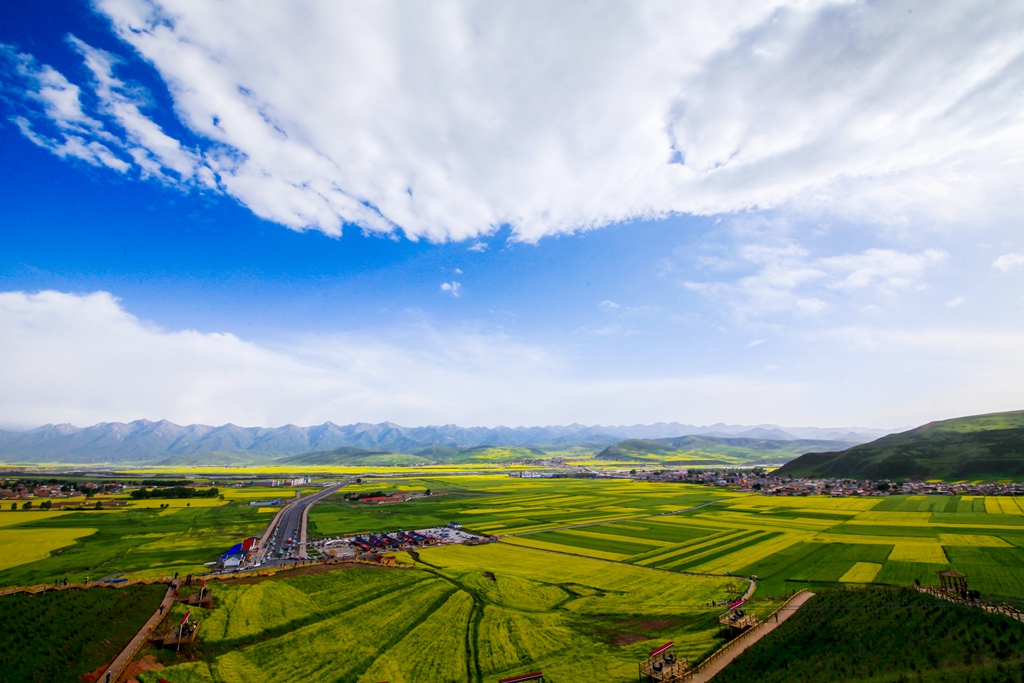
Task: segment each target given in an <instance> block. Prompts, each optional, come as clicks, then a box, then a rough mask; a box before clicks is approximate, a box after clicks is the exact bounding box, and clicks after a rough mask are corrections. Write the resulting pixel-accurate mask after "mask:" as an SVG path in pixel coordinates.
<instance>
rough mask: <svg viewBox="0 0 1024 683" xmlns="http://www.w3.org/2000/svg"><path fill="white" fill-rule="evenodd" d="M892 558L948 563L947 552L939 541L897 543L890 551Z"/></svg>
mask: <svg viewBox="0 0 1024 683" xmlns="http://www.w3.org/2000/svg"><path fill="white" fill-rule="evenodd" d="M889 559H890V560H902V561H905V562H926V563H929V564H947V563H948V562H949V560H948V559H946V553H945V551H943V550H942V546H941V545H939V544H938V543H897V544H895V545H894V546H893V547H892V552H891V553H889Z"/></svg>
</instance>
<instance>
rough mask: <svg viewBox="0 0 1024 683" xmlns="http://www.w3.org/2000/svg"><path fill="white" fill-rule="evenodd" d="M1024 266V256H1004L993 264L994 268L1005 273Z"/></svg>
mask: <svg viewBox="0 0 1024 683" xmlns="http://www.w3.org/2000/svg"><path fill="white" fill-rule="evenodd" d="M1021 266H1024V254H1003V255H1002V256H1000V257H999V258H997V259H996V260H995V261H993V262H992V267H993V268H997V269H998V270H1001V271H1003V272H1004V273H1005V272H1007V271H1009V270H1013V269H1014V268H1020V267H1021Z"/></svg>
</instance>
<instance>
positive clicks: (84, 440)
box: [0, 420, 888, 464]
mask: <svg viewBox="0 0 1024 683" xmlns="http://www.w3.org/2000/svg"><path fill="white" fill-rule="evenodd" d="M887 433H888V431H886V430H873V429H835V428H818V427H802V428H782V427H779V426H778V425H757V426H744V425H726V424H722V423H718V424H713V425H708V426H696V425H687V424H680V423H678V422H668V423H666V422H659V423H656V424H651V425H640V424H638V425H628V426H627V425H620V426H600V425H594V426H587V425H581V424H571V425H563V426H545V427H460V426H458V425H451V424H449V425H434V426H426V427H403V426H401V425H397V424H394V423H392V422H382V423H379V424H370V423H365V422H362V423H355V424H349V425H336V424H334V423H332V422H325V423H324V424H322V425H317V426H312V427H298V426H295V425H285V426H283V427H274V428H268V427H239V426H237V425H233V424H226V425H221V426H219V427H214V426H209V425H201V424H191V425H185V426H181V425H177V424H174V423H173V422H169V421H167V420H160V421H157V422H153V421H150V420H135V421H133V422H128V423H124V422H101V423H99V424H96V425H93V426H91V427H75V426H73V425H70V424H56V425H53V424H48V425H44V426H42V427H37V428H35V429H30V430H28V431H8V430H0V461H3V462H23V463H34V462H56V463H59V462H65V463H82V464H85V463H132V462H157V461H161V460H165V459H169V458H170V459H172V460H173V461H174V463H175V464H186V462H188V461H191V462H194V463H195V464H213V463H212V462H211V461H224V463H223V464H244V463H245V462H261V461H266V460H268V459H270V458H277V457H280V456H287V455H299V454H303V453H310V452H313V451H332V450H336V449H339V448H344V447H352V448H358V449H363V450H367V451H374V452H382V453H409V454H416V453H420V452H422V451H427V450H428V449H432V448H437V447H445V448H453V449H467V448H476V447H480V446H493V447H519V446H522V447H533V448H539V449H543V450H547V451H552V450H555V451H558V450H567V449H572V448H580V447H582V448H585V449H588V450H590V451H591V452H597V451H600V450H602V449H604V448H606V447H608V446H610V445H612V444H615V443H617V442H619V441H622V440H624V439H664V438H676V437H680V436H687V435H701V436H707V437H724V438H741V439H760V440H772V441H797V440H801V439H818V440H827V441H840V442H845V443H844V444H843V445H844V446H845V445H849V444H851V443H864V442H866V441H870V440H872V439H875V438H877V437H879V436H882V435H884V434H887ZM821 450H825V449H824V448H823V449H821ZM243 454H244V455H243Z"/></svg>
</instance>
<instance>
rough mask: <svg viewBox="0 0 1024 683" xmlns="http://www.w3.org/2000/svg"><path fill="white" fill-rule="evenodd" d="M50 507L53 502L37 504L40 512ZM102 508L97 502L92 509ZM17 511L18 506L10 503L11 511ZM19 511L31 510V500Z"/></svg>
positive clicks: (23, 504) (45, 501) (46, 501)
mask: <svg viewBox="0 0 1024 683" xmlns="http://www.w3.org/2000/svg"><path fill="white" fill-rule="evenodd" d="M52 507H53V501H49V500H44V501H43V502H42V503H40V504H39V509H40V510H49V509H50V508H52ZM102 507H103V503H101V502H100V501H98V500H97V501H96V505H94V506H93V508H94V509H96V510H99V509H100V508H102ZM17 509H18V504H17V503H11V510H17ZM21 509H22V510H31V509H32V501H31V500H26V501H25V502H24V503H22V504H21ZM75 509H76V510H77V509H79V508H75Z"/></svg>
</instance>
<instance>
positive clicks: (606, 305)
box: [598, 299, 619, 311]
mask: <svg viewBox="0 0 1024 683" xmlns="http://www.w3.org/2000/svg"><path fill="white" fill-rule="evenodd" d="M598 306H600V307H601V308H603V309H604V310H606V311H614V310H617V309H618V308H619V305H618V304H617V303H615V302H614V301H612V300H611V299H605V300H604V301H602V302H601V303H599V304H598Z"/></svg>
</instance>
